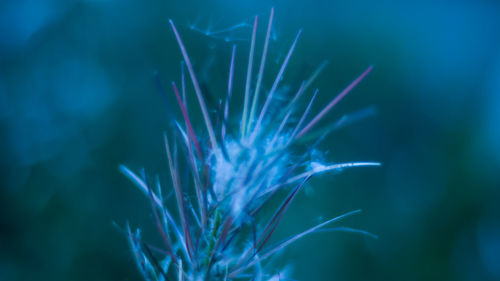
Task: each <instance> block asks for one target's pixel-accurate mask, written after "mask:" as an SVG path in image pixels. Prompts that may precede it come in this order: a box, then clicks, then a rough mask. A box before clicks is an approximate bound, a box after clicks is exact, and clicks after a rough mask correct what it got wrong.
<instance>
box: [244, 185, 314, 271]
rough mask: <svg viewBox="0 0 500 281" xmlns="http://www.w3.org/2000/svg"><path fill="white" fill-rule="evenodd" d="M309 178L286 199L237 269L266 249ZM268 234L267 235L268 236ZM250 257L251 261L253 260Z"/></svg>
mask: <svg viewBox="0 0 500 281" xmlns="http://www.w3.org/2000/svg"><path fill="white" fill-rule="evenodd" d="M308 179H309V178H306V179H304V181H302V182H301V183H300V184H299V185H297V186H296V187H295V188H294V189H293V190H292V191H291V192H290V194H289V195H288V196H287V197H286V199H285V200H284V201H283V203H282V204H281V206H280V207H279V208H278V209H277V210H276V212H275V213H274V214H273V215H272V216H271V219H270V220H269V222H268V223H267V224H266V227H265V228H264V230H263V231H262V233H261V234H260V235H259V237H258V238H257V239H255V240H254V243H253V246H252V247H251V248H249V249H248V250H247V251H246V252H245V254H243V256H242V257H241V258H240V259H239V262H238V263H237V264H236V266H235V268H237V267H238V266H240V265H241V263H242V262H243V261H245V260H246V259H247V257H248V255H249V254H250V253H251V251H254V253H253V255H252V257H254V256H255V255H256V254H257V253H259V252H260V250H261V249H262V248H263V247H264V245H265V244H266V243H267V241H268V240H269V238H270V237H271V235H272V234H273V232H274V230H275V229H276V227H277V226H278V224H279V222H280V221H281V218H282V217H283V214H284V213H285V211H286V209H287V208H288V206H289V205H290V203H291V202H292V200H293V198H295V195H297V193H298V191H299V190H300V189H301V188H302V187H303V186H304V184H305V183H306V182H307V181H308ZM266 234H267V235H266ZM262 240H264V241H263V242H262V243H260V242H261V241H262ZM259 244H260V246H259ZM252 257H250V259H251V258H252Z"/></svg>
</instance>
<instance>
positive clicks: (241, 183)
mask: <svg viewBox="0 0 500 281" xmlns="http://www.w3.org/2000/svg"><path fill="white" fill-rule="evenodd" d="M273 15H274V10H273V9H272V10H271V13H270V17H269V22H268V25H267V33H266V37H265V42H264V46H263V50H262V57H261V60H260V66H259V70H258V73H257V76H256V77H257V79H256V82H255V83H253V81H254V80H253V79H254V78H253V77H252V70H253V62H254V50H255V41H256V40H255V37H256V32H257V22H258V17H257V16H256V17H255V21H254V25H253V29H252V35H251V41H250V54H249V58H248V69H247V73H246V83H245V89H244V103H243V108H242V109H237V110H234V112H237V111H239V112H241V123H240V124H239V126H236V128H234V130H231V129H230V128H229V126H228V115H229V112H230V108H229V103H230V99H231V95H232V91H233V74H234V66H235V53H236V46H233V48H232V56H231V61H230V63H229V67H228V70H229V71H228V73H229V74H228V77H229V78H228V83H227V97H226V100H225V104H224V107H223V108H222V110H221V112H220V114H219V115H220V116H221V117H220V119H221V120H222V122H218V125H217V126H216V127H214V126H213V124H212V121H211V118H210V116H209V111H208V109H207V106H206V104H205V101H204V98H203V94H202V91H201V89H200V86H199V83H198V80H197V78H196V75H195V72H194V70H193V67H192V64H191V61H190V59H189V56H188V54H187V51H186V48H185V46H184V44H183V43H182V40H181V37H180V35H179V33H178V31H177V29H176V27H175V25H174V23H173V22H172V21H171V20H170V25H171V27H172V30H173V33H174V35H175V38H176V40H177V43H178V45H179V47H180V50H181V53H182V56H183V58H184V62H185V65H186V67H187V70H188V72H189V75H190V78H191V81H192V84H193V88H194V93H195V94H196V97H197V100H198V103H199V106H200V108H201V113H202V116H203V119H204V122H205V126H206V130H207V132H208V140H202V139H200V138H199V137H197V135H196V134H195V132H194V129H193V124H192V122H191V119H190V117H189V113H188V109H187V103H186V85H185V81H184V80H185V79H184V68H183V67H182V69H181V72H182V76H181V80H182V81H181V89H180V91H179V89H178V87H177V85H176V83H175V82H172V92H173V95H175V98H176V100H177V103H178V105H179V108H180V111H181V113H182V116H183V121H182V122H180V123H179V122H175V127H174V129H173V131H174V133H173V134H174V137H173V138H171V137H170V138H169V136H168V134H167V133H165V135H164V139H165V149H166V156H167V157H166V158H167V160H168V165H169V169H170V177H171V184H169V185H171V186H172V187H173V193H174V194H175V199H171V200H170V201H175V204H171V205H173V206H167V205H168V204H167V203H166V202H167V199H168V198H167V196H163V195H162V189H161V184H160V181H159V180H158V177H156V179H155V180H151V179H150V178H148V177H146V175H145V174H144V172H142V173H134V172H133V171H132V170H130V169H129V168H127V167H125V166H120V170H121V171H122V172H123V173H124V174H125V175H126V176H127V177H128V178H129V179H130V180H132V181H133V182H134V183H135V184H136V185H137V186H138V187H139V189H141V190H142V191H143V192H144V193H145V194H146V196H147V197H148V198H149V200H150V202H151V205H152V208H153V215H154V220H155V224H156V227H157V229H158V232H159V235H160V236H161V240H162V241H163V245H162V246H154V245H152V244H150V243H146V242H144V241H143V240H142V238H141V232H140V230H136V231H132V230H131V228H130V227H129V226H128V225H127V227H126V234H127V237H128V239H129V242H130V245H131V247H132V250H133V253H134V256H135V259H136V262H137V264H138V267H139V269H140V271H141V273H142V275H143V276H144V278H145V279H146V280H154V281H156V280H160V281H166V280H178V281H181V280H194V281H202V280H286V279H287V278H286V274H285V273H284V272H283V271H279V270H273V269H270V270H267V269H266V270H264V267H265V265H266V264H265V263H264V262H265V261H266V260H267V259H269V258H270V257H271V256H273V254H275V253H277V252H278V251H280V250H281V249H283V248H285V247H287V246H288V245H290V244H292V243H293V242H295V241H297V240H299V239H301V238H302V237H304V236H306V235H309V234H311V233H315V232H318V231H351V232H359V233H362V234H367V235H371V234H370V233H368V232H365V231H362V230H358V229H353V228H348V227H331V226H330V225H331V224H332V223H333V222H335V221H338V220H340V219H342V218H345V217H347V216H350V215H353V214H355V213H358V212H360V210H355V211H351V212H348V213H345V214H342V215H340V216H338V217H334V218H331V219H329V220H326V221H324V222H322V223H320V224H317V225H315V226H313V227H311V228H309V229H307V230H305V231H303V232H301V233H298V234H296V235H293V236H291V237H289V238H287V239H285V240H282V241H281V242H277V243H275V244H269V243H268V242H269V241H270V238H271V236H272V234H273V233H274V231H275V229H276V228H277V226H278V225H279V223H280V221H281V219H282V218H283V216H284V214H285V213H286V211H287V209H288V208H289V206H290V203H291V202H292V201H293V199H294V198H295V197H296V196H297V194H298V193H299V191H300V190H301V189H302V188H303V187H304V184H305V183H306V182H307V181H308V180H309V179H310V178H311V177H312V176H314V175H316V174H319V173H324V172H327V171H338V170H340V169H343V168H348V167H356V166H378V165H379V163H374V162H354V163H336V164H322V163H320V162H319V161H314V160H311V157H312V156H311V155H312V151H313V150H314V149H315V147H316V146H317V144H318V143H319V142H320V141H321V140H322V139H323V137H324V136H325V135H326V134H328V133H329V132H331V131H332V130H334V129H336V128H338V127H339V126H340V125H342V124H343V123H344V121H345V118H342V119H340V120H339V121H338V122H336V123H335V124H332V125H329V126H328V127H327V128H326V129H323V130H322V133H321V134H320V135H319V136H318V137H317V138H316V140H315V141H314V143H312V144H310V145H308V148H307V150H306V152H304V153H303V154H301V155H296V156H292V148H293V146H294V145H296V144H297V143H298V142H299V141H302V140H303V139H304V136H305V135H306V134H308V133H309V132H311V129H312V128H313V127H315V125H316V124H318V122H319V121H320V120H321V119H322V118H323V117H324V116H325V115H326V114H327V113H328V112H329V111H330V110H331V109H332V108H333V107H334V106H335V105H336V104H337V103H338V102H339V101H340V100H341V99H342V98H343V97H344V96H345V95H347V93H349V92H350V91H351V90H352V89H353V88H354V87H355V86H356V85H357V84H358V83H359V82H360V81H361V80H362V79H363V77H365V76H366V75H367V74H368V73H369V72H370V71H371V69H372V67H371V66H370V67H369V68H368V69H366V70H365V71H364V72H363V73H362V74H361V75H360V76H359V77H357V78H356V79H355V80H354V81H352V82H351V83H350V84H349V85H348V86H347V87H346V88H345V89H344V90H343V91H341V92H340V93H339V94H338V95H337V96H336V97H335V98H334V99H333V100H331V102H329V103H328V104H327V105H326V106H325V107H324V108H323V109H322V110H321V111H320V112H319V113H318V114H316V115H315V116H313V117H312V118H308V115H309V111H310V109H311V105H312V103H313V101H314V98H315V97H316V94H317V92H318V91H317V90H316V91H314V95H313V97H312V99H311V100H310V102H309V104H308V106H307V107H306V108H305V110H304V111H303V112H302V114H298V115H297V116H300V118H297V119H298V121H297V120H296V119H294V118H293V116H294V115H295V114H294V113H295V111H296V110H297V106H296V104H297V101H298V100H299V98H300V97H301V95H302V94H303V93H304V92H306V90H308V87H309V86H310V85H311V83H312V82H313V80H314V79H315V77H316V76H317V75H318V74H319V72H320V71H321V69H323V68H324V66H325V63H323V64H321V65H320V66H319V67H318V69H317V70H316V71H314V72H313V73H312V75H311V76H310V77H309V78H308V79H306V80H304V82H303V83H302V84H301V85H300V87H299V88H298V89H296V92H294V93H293V98H291V99H289V102H288V104H286V105H284V107H281V108H283V110H280V111H279V112H274V113H271V112H270V110H269V107H270V105H271V104H272V103H273V97H275V96H276V92H277V90H278V87H279V84H280V81H281V80H282V77H283V74H284V72H285V69H286V67H287V64H288V62H289V59H290V57H291V56H292V53H293V51H294V49H295V46H296V44H297V41H298V39H299V36H300V33H301V32H300V31H299V32H298V34H297V36H296V38H295V40H294V41H293V43H292V45H291V47H290V49H289V51H288V53H287V55H286V57H285V59H284V61H283V63H282V65H281V68H280V70H279V72H278V74H277V76H276V78H275V80H274V83H273V84H272V86H271V88H270V89H269V90H267V91H266V92H267V95H266V97H265V99H264V100H263V102H262V101H260V100H259V98H260V97H259V94H261V92H264V90H263V86H262V78H263V75H264V69H265V64H266V55H267V50H268V46H269V37H270V33H271V28H272V22H273ZM181 65H183V64H181ZM253 85H255V86H254V87H252V86H253ZM252 88H253V89H252ZM238 114H240V113H238ZM239 117H240V116H238V118H239ZM277 120H278V121H277ZM171 134H172V133H171ZM177 143H182V145H181V146H180V147H181V149H180V150H179V149H178V145H177ZM178 151H181V152H182V153H184V154H183V156H184V157H179V152H178ZM182 165H185V167H186V168H188V169H184V166H182ZM186 170H188V171H189V175H188V177H182V176H181V172H183V171H186ZM280 190H284V192H285V194H286V195H285V196H284V198H283V201H282V203H281V205H279V207H278V208H277V209H276V210H275V211H274V213H273V214H272V215H271V216H270V217H269V218H268V219H267V221H266V223H265V224H259V223H258V222H257V214H258V213H259V211H260V210H261V209H262V208H263V207H264V206H265V205H266V204H268V202H269V201H270V199H271V198H276V197H277V196H278V197H279V195H280V194H283V192H278V191H280ZM277 192H278V193H277ZM281 196H283V195H281ZM170 201H169V202H170ZM171 207H172V208H171ZM173 209H174V210H173ZM259 219H261V218H259Z"/></svg>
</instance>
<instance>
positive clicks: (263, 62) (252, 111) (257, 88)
mask: <svg viewBox="0 0 500 281" xmlns="http://www.w3.org/2000/svg"><path fill="white" fill-rule="evenodd" d="M273 17H274V8H271V15H270V16H269V23H268V25H267V32H266V39H265V41H264V49H263V51H262V58H261V61H260V68H259V74H258V76H257V84H256V86H255V93H254V95H253V101H252V107H251V109H250V117H249V118H248V126H247V128H246V133H247V134H248V133H249V130H250V127H251V126H252V121H253V118H254V115H255V109H256V108H257V103H258V101H259V93H260V86H261V83H262V77H263V76H264V67H265V65H266V56H267V48H268V46H269V37H270V35H271V28H272V25H273Z"/></svg>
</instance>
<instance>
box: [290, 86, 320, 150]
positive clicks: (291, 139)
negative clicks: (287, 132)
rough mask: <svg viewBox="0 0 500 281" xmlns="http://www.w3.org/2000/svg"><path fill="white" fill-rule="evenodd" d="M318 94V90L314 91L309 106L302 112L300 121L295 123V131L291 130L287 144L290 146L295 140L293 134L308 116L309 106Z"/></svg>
mask: <svg viewBox="0 0 500 281" xmlns="http://www.w3.org/2000/svg"><path fill="white" fill-rule="evenodd" d="M317 94H318V89H316V91H314V94H313V96H312V98H311V100H310V101H309V104H308V105H307V108H306V110H305V111H304V113H303V114H302V116H301V117H300V120H299V122H298V123H297V125H296V126H295V129H294V130H293V132H292V135H291V137H290V140H289V141H288V144H290V143H291V142H292V141H293V139H294V138H295V134H296V133H297V131H298V130H299V128H300V126H302V123H303V122H304V120H305V119H306V117H307V114H309V111H310V110H311V106H312V104H313V102H314V99H316V95H317Z"/></svg>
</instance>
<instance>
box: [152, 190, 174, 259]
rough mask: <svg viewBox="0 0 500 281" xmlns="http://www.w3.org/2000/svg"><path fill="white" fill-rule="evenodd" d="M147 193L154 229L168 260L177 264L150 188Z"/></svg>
mask: <svg viewBox="0 0 500 281" xmlns="http://www.w3.org/2000/svg"><path fill="white" fill-rule="evenodd" d="M148 193H149V198H150V200H151V207H152V208H153V214H154V217H155V222H156V223H155V224H156V228H157V229H158V231H159V232H160V235H161V237H162V239H163V243H165V247H167V252H168V254H169V256H170V258H172V261H173V262H174V263H175V264H177V258H176V257H175V255H174V252H173V251H172V245H171V243H170V239H169V238H168V236H167V234H166V233H165V231H164V230H163V224H162V222H161V220H160V216H159V215H158V210H157V209H156V205H155V201H154V197H153V191H152V190H151V188H148Z"/></svg>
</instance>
